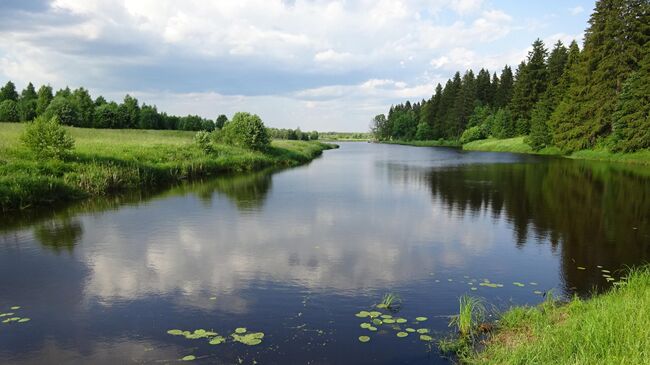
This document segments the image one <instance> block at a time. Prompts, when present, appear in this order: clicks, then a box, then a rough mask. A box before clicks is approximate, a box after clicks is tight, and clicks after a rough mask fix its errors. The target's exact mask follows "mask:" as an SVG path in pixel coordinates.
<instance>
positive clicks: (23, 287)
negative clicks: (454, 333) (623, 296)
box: [0, 143, 650, 364]
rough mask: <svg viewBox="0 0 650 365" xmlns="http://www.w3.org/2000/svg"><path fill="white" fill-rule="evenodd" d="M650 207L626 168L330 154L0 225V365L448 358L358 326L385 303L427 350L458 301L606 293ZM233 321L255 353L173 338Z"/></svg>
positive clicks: (644, 177) (394, 150)
mask: <svg viewBox="0 0 650 365" xmlns="http://www.w3.org/2000/svg"><path fill="white" fill-rule="evenodd" d="M649 213H650V172H648V171H647V169H642V168H639V167H636V168H632V167H628V166H616V165H608V164H603V163H588V162H581V161H569V160H563V159H549V158H541V157H533V156H523V155H511V154H496V153H480V152H463V151H459V150H455V149H444V148H414V147H405V146H391V145H374V144H367V143H343V144H342V145H341V148H340V149H339V150H333V151H327V152H325V154H324V156H323V157H322V158H320V159H318V160H316V161H314V162H312V163H311V164H309V165H307V166H303V167H299V168H296V169H292V170H285V171H281V172H275V173H270V172H267V173H257V174H252V175H246V176H237V177H229V178H221V179H217V180H213V181H207V182H203V183H195V184H188V185H185V186H181V187H177V188H174V189H172V190H170V191H167V192H164V193H162V194H159V195H155V196H142V195H140V196H129V197H120V198H113V199H105V200H95V201H87V202H83V203H81V204H78V205H74V206H71V207H67V208H65V209H59V210H55V211H52V212H50V211H39V212H32V213H30V216H22V217H21V216H17V215H16V214H14V215H11V216H3V217H2V218H0V219H2V221H1V223H0V313H3V312H16V314H15V315H17V316H20V317H29V318H31V321H29V322H26V323H11V324H2V323H0V363H3V364H14V363H15V364H46V363H47V364H59V363H77V364H85V363H93V364H123V363H168V362H175V361H177V360H178V359H179V358H182V357H183V356H186V355H190V354H192V355H195V356H197V358H198V359H197V360H196V361H195V362H197V363H216V364H221V363H223V364H232V363H239V362H241V363H244V364H252V363H255V362H256V363H259V364H370V363H373V364H377V363H379V364H381V363H383V364H402V363H403V364H407V363H408V364H412V363H415V364H445V363H448V362H449V361H448V360H446V359H445V358H444V357H442V356H441V355H440V354H439V353H438V352H437V351H436V350H435V348H433V349H430V348H428V347H427V345H426V343H424V342H422V341H420V340H419V339H418V336H417V335H409V336H408V337H406V338H397V337H396V336H395V333H396V332H395V330H394V329H392V328H390V326H386V325H383V326H379V327H380V328H379V331H378V332H369V331H368V330H365V329H362V328H360V327H359V325H360V323H362V322H363V319H360V318H357V317H355V315H354V314H355V313H357V312H359V311H360V310H369V309H370V307H371V306H372V305H373V304H374V303H377V302H378V301H379V300H380V299H381V296H382V295H383V294H384V293H387V292H394V293H397V294H399V295H400V296H401V297H402V299H403V306H402V309H401V311H400V312H399V313H398V316H401V317H404V318H407V319H408V320H409V322H408V323H407V324H406V325H402V327H405V326H409V327H414V328H428V329H430V330H431V331H432V333H433V337H434V338H440V337H441V336H445V335H447V334H448V333H449V329H448V328H447V323H448V321H449V316H450V315H452V314H454V313H455V312H456V311H457V302H458V297H459V296H461V295H463V294H465V293H470V294H472V295H476V296H481V297H483V298H485V301H486V302H487V303H489V304H490V305H491V306H492V305H493V306H495V307H496V308H506V307H508V306H509V305H512V304H535V303H538V302H540V301H541V300H542V296H541V295H539V294H535V293H534V291H541V292H545V291H547V290H550V289H554V290H555V291H556V293H558V294H565V295H571V294H574V293H577V294H580V295H586V294H588V293H590V292H592V291H593V290H602V289H603V288H606V287H607V286H608V285H610V283H608V282H607V281H606V279H605V278H604V277H603V276H602V274H603V273H602V272H601V269H600V268H598V267H597V266H602V268H603V269H605V270H609V271H611V272H612V276H614V277H616V276H617V274H616V270H619V269H622V268H624V267H626V265H635V264H639V263H643V262H647V261H648V260H649V259H650V214H649ZM582 268H584V270H583V269H582ZM484 279H488V280H490V282H491V283H499V284H502V285H503V287H497V288H491V287H488V286H481V285H479V283H480V282H482V281H483V280H484ZM513 282H519V283H522V284H524V286H523V287H520V286H516V285H513ZM531 283H535V284H537V285H533V284H531ZM473 287H474V288H476V290H471V288H473ZM215 298H216V299H215ZM12 306H21V308H20V309H19V310H13V311H12V310H9V308H10V307H12ZM418 316H426V317H428V320H427V321H425V322H422V323H421V324H413V323H412V320H413V319H414V318H415V317H418ZM5 318H6V317H5ZM237 327H246V328H248V329H249V330H250V331H262V332H264V333H265V337H264V339H263V342H262V343H261V344H260V345H257V346H246V345H244V344H241V343H233V342H227V343H224V344H221V345H218V346H213V345H209V344H208V343H207V341H206V340H188V339H185V338H183V337H181V336H172V335H168V334H167V333H166V332H167V330H170V329H182V330H194V329H213V330H214V331H215V332H218V333H220V334H223V335H229V334H230V333H232V332H233V330H234V329H235V328H237ZM360 335H370V337H371V340H370V342H368V343H361V342H359V340H358V337H359V336H360Z"/></svg>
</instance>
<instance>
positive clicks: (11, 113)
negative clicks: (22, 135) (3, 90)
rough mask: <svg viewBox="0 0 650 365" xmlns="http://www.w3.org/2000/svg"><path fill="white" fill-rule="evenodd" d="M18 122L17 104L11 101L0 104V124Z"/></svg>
mask: <svg viewBox="0 0 650 365" xmlns="http://www.w3.org/2000/svg"><path fill="white" fill-rule="evenodd" d="M19 121H20V114H18V104H17V103H16V102H15V101H13V100H5V101H3V102H2V103H0V122H11V123H17V122H19Z"/></svg>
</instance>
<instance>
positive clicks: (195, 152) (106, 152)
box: [0, 123, 331, 210]
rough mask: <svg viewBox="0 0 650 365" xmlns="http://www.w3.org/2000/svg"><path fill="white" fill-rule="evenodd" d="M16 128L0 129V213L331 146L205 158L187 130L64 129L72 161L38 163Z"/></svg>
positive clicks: (280, 144) (227, 150)
mask: <svg viewBox="0 0 650 365" xmlns="http://www.w3.org/2000/svg"><path fill="white" fill-rule="evenodd" d="M23 129H24V125H22V124H11V123H0V210H11V209H17V208H25V207H30V206H34V205H47V204H51V203H54V202H57V201H69V200H73V199H78V198H82V197H87V196H97V195H105V194H108V193H113V192H120V191H125V190H129V189H135V188H143V187H153V186H160V185H163V184H171V183H174V182H178V181H181V180H184V179H191V178H197V177H206V176H214V175H216V174H219V173H225V172H237V171H250V170H257V169H261V168H265V167H272V166H295V165H298V164H300V163H305V162H308V161H310V160H312V159H313V158H315V157H316V156H318V155H320V154H321V152H322V151H323V150H325V149H328V148H331V146H330V145H326V144H323V143H319V142H302V141H274V142H273V143H272V148H271V149H270V150H269V151H268V152H266V153H261V152H253V151H248V150H243V149H239V148H235V147H232V146H226V145H216V146H215V150H216V152H215V153H214V154H211V155H207V154H205V153H204V152H202V151H201V150H200V149H199V148H198V147H196V146H194V144H193V143H192V137H193V136H194V133H193V132H181V131H150V130H98V129H82V128H68V130H69V131H70V133H71V134H72V136H73V137H74V139H75V154H74V157H72V158H70V159H69V160H66V161H65V162H60V161H40V160H38V159H37V158H36V157H35V156H34V155H33V154H32V153H31V152H30V151H28V150H27V149H25V148H24V147H23V146H21V144H20V142H19V137H20V134H21V133H22V131H23Z"/></svg>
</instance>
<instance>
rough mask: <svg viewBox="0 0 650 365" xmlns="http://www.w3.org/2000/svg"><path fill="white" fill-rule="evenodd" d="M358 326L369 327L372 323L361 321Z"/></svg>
mask: <svg viewBox="0 0 650 365" xmlns="http://www.w3.org/2000/svg"><path fill="white" fill-rule="evenodd" d="M359 327H361V328H370V327H372V325H371V324H370V323H361V324H360V325H359Z"/></svg>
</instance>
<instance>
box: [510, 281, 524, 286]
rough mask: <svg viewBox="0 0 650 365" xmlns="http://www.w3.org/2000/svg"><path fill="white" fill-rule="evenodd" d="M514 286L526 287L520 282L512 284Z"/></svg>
mask: <svg viewBox="0 0 650 365" xmlns="http://www.w3.org/2000/svg"><path fill="white" fill-rule="evenodd" d="M512 285H514V286H518V287H523V286H525V285H524V284H523V283H520V282H518V281H515V282H514V283H512Z"/></svg>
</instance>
